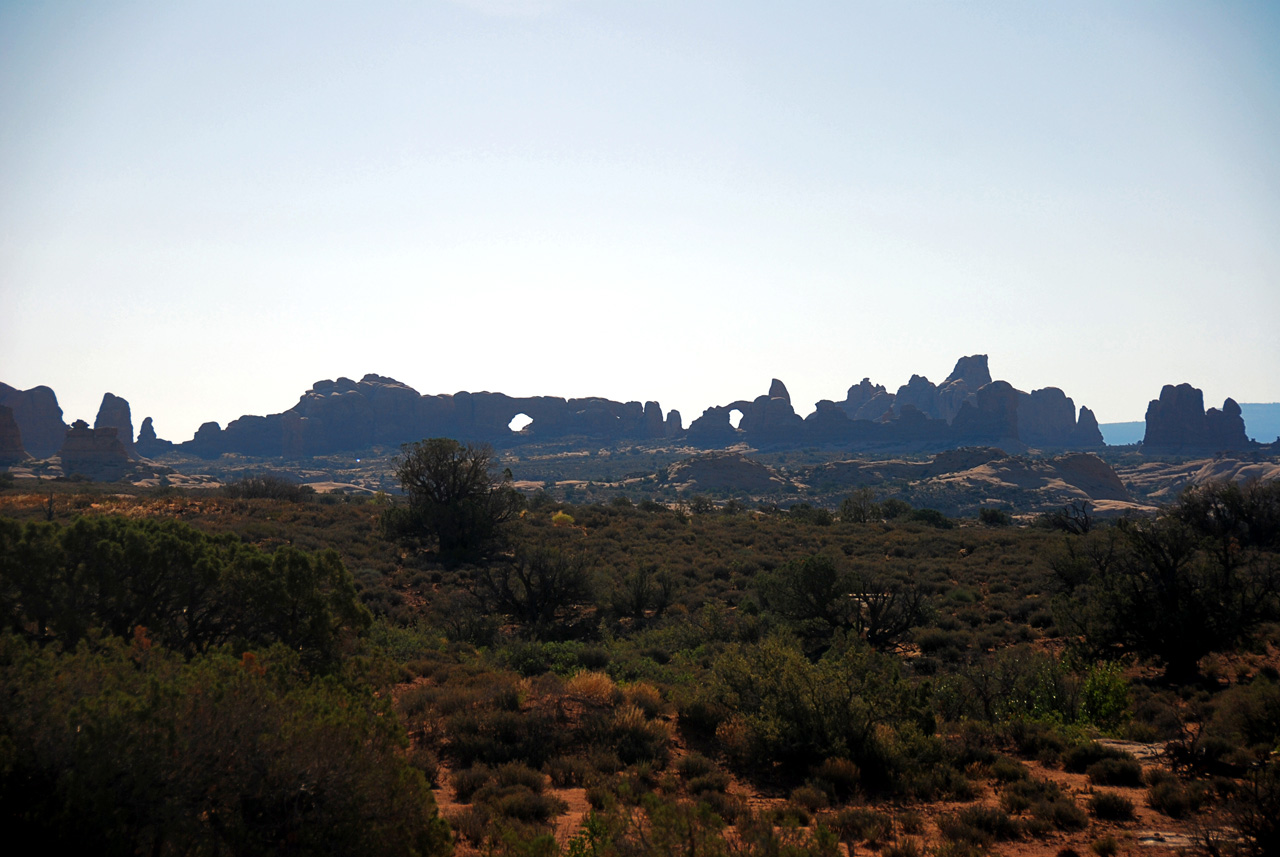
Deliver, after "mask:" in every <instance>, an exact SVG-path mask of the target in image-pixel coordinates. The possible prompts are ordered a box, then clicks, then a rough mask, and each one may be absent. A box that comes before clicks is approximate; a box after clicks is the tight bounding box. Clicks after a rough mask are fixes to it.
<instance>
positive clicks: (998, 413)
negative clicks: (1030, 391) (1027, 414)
mask: <svg viewBox="0 0 1280 857" xmlns="http://www.w3.org/2000/svg"><path fill="white" fill-rule="evenodd" d="M952 428H953V429H954V435H953V436H954V438H955V440H956V442H957V443H958V444H960V445H969V444H977V443H989V444H996V445H999V446H1001V447H1004V448H1005V449H1015V450H1016V449H1017V448H1018V447H1019V445H1020V444H1021V441H1020V440H1019V435H1018V391H1017V390H1015V389H1014V388H1013V387H1012V386H1011V385H1010V384H1009V382H1008V381H992V382H991V383H990V384H987V385H986V386H985V387H982V388H981V389H979V390H978V392H977V394H976V398H975V402H965V403H964V405H962V406H961V408H960V413H958V414H956V418H955V421H954V422H953V423H952Z"/></svg>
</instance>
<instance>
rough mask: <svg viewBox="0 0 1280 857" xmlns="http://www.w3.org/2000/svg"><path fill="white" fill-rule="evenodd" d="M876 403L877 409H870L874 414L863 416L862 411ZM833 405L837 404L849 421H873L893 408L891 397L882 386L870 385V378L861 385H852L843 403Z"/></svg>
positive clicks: (865, 379) (863, 380)
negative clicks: (877, 402)
mask: <svg viewBox="0 0 1280 857" xmlns="http://www.w3.org/2000/svg"><path fill="white" fill-rule="evenodd" d="M876 401H879V402H880V406H879V408H878V409H877V408H875V407H871V408H870V409H871V410H874V411H875V414H874V415H867V414H864V413H863V409H864V408H867V407H868V406H870V405H871V403H872V402H876ZM834 404H837V405H838V406H839V408H840V410H842V411H844V412H845V415H846V416H848V417H849V419H851V420H874V419H879V418H880V417H882V416H884V414H885V412H886V411H889V410H890V409H891V408H892V407H893V396H892V395H891V394H890V393H889V391H887V390H886V389H885V388H884V386H883V385H882V384H872V383H871V379H870V378H863V379H862V383H861V384H854V385H853V386H852V387H850V388H849V392H848V393H847V394H846V395H845V397H844V401H843V402H837V403H834Z"/></svg>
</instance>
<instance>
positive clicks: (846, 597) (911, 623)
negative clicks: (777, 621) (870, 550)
mask: <svg viewBox="0 0 1280 857" xmlns="http://www.w3.org/2000/svg"><path fill="white" fill-rule="evenodd" d="M757 580H758V582H757V587H758V589H759V593H760V600H761V602H762V603H763V604H764V606H765V607H766V608H767V609H769V610H772V611H773V612H775V613H777V614H778V615H779V616H781V617H782V618H784V619H785V620H787V621H788V622H789V623H790V624H791V626H792V628H793V630H794V631H795V633H796V634H797V635H799V636H800V637H802V638H805V639H807V640H810V641H812V642H811V645H810V649H811V650H816V651H821V650H823V649H825V648H826V647H827V646H828V645H830V642H831V640H832V639H833V635H835V634H840V633H852V634H854V635H856V636H858V637H860V638H862V639H864V640H866V641H867V642H868V643H870V644H871V645H872V646H873V647H875V648H877V649H886V648H890V647H892V646H894V645H896V644H897V643H898V641H899V640H901V639H902V638H903V637H905V636H906V635H907V634H908V633H909V632H910V631H911V630H912V629H913V628H914V627H915V626H917V625H919V624H921V623H922V622H923V621H924V619H925V617H926V615H927V609H928V608H927V605H926V602H925V599H924V594H923V593H922V592H921V591H920V589H919V588H918V587H916V586H913V585H907V584H902V583H899V582H897V581H895V580H887V579H884V578H881V577H878V576H873V575H871V574H868V573H866V572H855V571H849V570H844V569H840V568H838V567H837V565H836V563H835V561H834V560H832V559H831V558H830V557H828V556H825V555H822V554H819V555H817V556H809V557H805V558H804V559H801V560H795V561H792V562H789V563H787V564H786V565H784V566H782V567H781V568H779V569H778V570H777V571H774V572H767V573H765V574H762V575H760V576H759V578H758V579H757Z"/></svg>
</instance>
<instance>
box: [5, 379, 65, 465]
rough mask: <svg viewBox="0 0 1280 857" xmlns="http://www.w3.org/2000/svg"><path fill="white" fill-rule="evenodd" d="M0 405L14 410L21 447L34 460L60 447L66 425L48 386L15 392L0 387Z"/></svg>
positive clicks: (14, 389)
mask: <svg viewBox="0 0 1280 857" xmlns="http://www.w3.org/2000/svg"><path fill="white" fill-rule="evenodd" d="M0 405H4V406H6V407H8V408H11V409H12V410H13V418H14V420H15V421H16V422H17V423H18V430H19V431H21V432H22V445H23V447H24V448H25V449H26V450H27V452H29V453H30V454H31V455H33V456H35V457H36V458H49V457H50V456H52V455H54V454H56V453H57V451H58V450H59V449H61V448H62V441H63V439H64V438H65V437H66V434H67V424H66V423H64V422H63V421H62V408H60V407H59V406H58V397H57V395H55V394H54V392H53V390H51V389H49V388H48V387H43V386H41V387H32V388H31V389H30V390H18V389H16V388H14V387H10V386H9V385H8V384H0Z"/></svg>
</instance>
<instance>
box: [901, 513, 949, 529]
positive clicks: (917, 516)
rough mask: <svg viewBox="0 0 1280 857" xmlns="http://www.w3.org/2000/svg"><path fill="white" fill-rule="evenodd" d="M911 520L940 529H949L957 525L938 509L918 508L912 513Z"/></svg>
mask: <svg viewBox="0 0 1280 857" xmlns="http://www.w3.org/2000/svg"><path fill="white" fill-rule="evenodd" d="M909 520H911V521H914V522H916V523H917V524H925V525H926V526H930V527H936V528H937V529H939V530H949V529H951V528H952V527H954V526H955V522H953V521H952V520H951V519H950V518H948V517H947V516H946V515H944V514H942V513H941V512H939V511H938V510H937V509H916V510H915V511H913V512H912V513H911V515H910V517H909Z"/></svg>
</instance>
